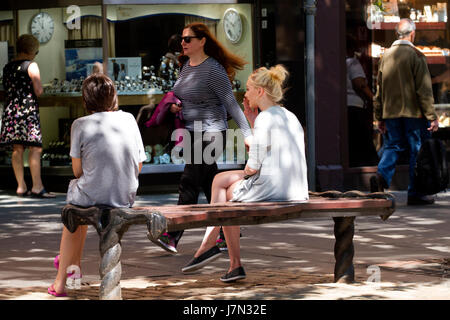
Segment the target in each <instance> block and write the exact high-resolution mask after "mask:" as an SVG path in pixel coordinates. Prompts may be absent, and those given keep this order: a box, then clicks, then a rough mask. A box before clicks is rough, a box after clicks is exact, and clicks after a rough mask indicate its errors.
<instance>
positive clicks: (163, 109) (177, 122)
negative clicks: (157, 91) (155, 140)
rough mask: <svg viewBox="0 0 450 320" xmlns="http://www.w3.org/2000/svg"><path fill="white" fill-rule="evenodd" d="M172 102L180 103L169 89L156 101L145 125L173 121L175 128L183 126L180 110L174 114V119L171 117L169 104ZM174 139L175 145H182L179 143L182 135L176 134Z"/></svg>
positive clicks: (149, 125) (150, 125)
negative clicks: (153, 110)
mask: <svg viewBox="0 0 450 320" xmlns="http://www.w3.org/2000/svg"><path fill="white" fill-rule="evenodd" d="M172 104H177V105H180V104H181V100H180V99H178V98H177V97H176V96H175V94H174V93H173V92H172V91H169V92H167V93H166V94H165V95H164V96H163V98H162V99H161V101H160V102H159V103H158V105H157V106H156V109H155V112H153V115H152V116H151V118H150V120H148V121H147V122H145V126H146V127H147V128H149V127H153V126H158V125H161V124H163V123H164V122H166V121H173V125H174V127H175V129H180V128H181V129H182V128H184V119H183V113H182V112H181V111H179V112H177V113H176V114H175V119H173V117H171V112H170V106H171V105H172ZM175 141H176V142H175V145H176V146H182V145H181V142H182V135H181V134H177V135H176V140H175Z"/></svg>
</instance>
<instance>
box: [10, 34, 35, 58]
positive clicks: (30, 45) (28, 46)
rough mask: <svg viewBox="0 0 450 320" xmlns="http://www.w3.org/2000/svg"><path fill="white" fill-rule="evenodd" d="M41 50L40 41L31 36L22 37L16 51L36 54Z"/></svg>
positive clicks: (24, 35)
mask: <svg viewBox="0 0 450 320" xmlns="http://www.w3.org/2000/svg"><path fill="white" fill-rule="evenodd" d="M38 50H39V41H38V39H36V38H35V37H34V36H33V35H31V34H23V35H21V36H20V37H19V38H18V39H17V42H16V51H17V54H19V53H26V54H35V53H36V51H38Z"/></svg>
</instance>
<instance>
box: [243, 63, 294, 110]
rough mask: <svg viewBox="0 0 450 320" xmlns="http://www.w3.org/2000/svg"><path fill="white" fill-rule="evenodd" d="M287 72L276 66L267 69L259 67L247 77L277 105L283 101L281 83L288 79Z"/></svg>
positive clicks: (281, 66)
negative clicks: (262, 89)
mask: <svg viewBox="0 0 450 320" xmlns="http://www.w3.org/2000/svg"><path fill="white" fill-rule="evenodd" d="M288 75H289V72H288V71H287V70H286V68H285V67H284V66H283V65H281V64H277V65H276V66H273V67H271V68H270V69H267V68H266V67H261V68H259V69H256V70H255V71H254V72H253V73H252V74H251V75H250V77H249V80H250V81H251V82H252V83H253V84H254V85H255V86H256V87H261V88H264V89H265V91H266V94H267V96H268V97H269V98H270V99H272V100H273V101H274V102H276V103H278V102H280V101H281V100H283V94H284V90H283V83H284V81H285V80H286V78H287V77H288Z"/></svg>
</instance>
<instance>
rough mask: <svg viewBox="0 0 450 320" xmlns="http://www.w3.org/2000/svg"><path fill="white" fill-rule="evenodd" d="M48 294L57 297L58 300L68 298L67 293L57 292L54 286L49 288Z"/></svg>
mask: <svg viewBox="0 0 450 320" xmlns="http://www.w3.org/2000/svg"><path fill="white" fill-rule="evenodd" d="M47 292H48V294H51V295H52V296H54V297H57V298H61V297H67V293H66V292H61V293H58V292H56V291H55V287H54V286H53V284H52V285H51V286H50V287H48V289H47Z"/></svg>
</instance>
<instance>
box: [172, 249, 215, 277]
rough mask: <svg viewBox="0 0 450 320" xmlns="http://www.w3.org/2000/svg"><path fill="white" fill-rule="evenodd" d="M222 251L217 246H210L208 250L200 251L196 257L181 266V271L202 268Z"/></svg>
mask: <svg viewBox="0 0 450 320" xmlns="http://www.w3.org/2000/svg"><path fill="white" fill-rule="evenodd" d="M221 253H222V252H221V251H220V249H219V248H218V247H217V246H214V247H212V248H211V249H209V250H208V251H206V252H204V253H202V254H201V255H199V256H198V257H197V258H195V257H194V259H192V260H191V261H190V262H189V263H188V264H187V265H186V266H184V267H183V268H181V271H182V272H191V271H195V270H198V269H200V268H203V267H204V266H206V265H207V264H208V263H210V262H211V261H214V260H216V259H217V258H219V257H220V254H221Z"/></svg>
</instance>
